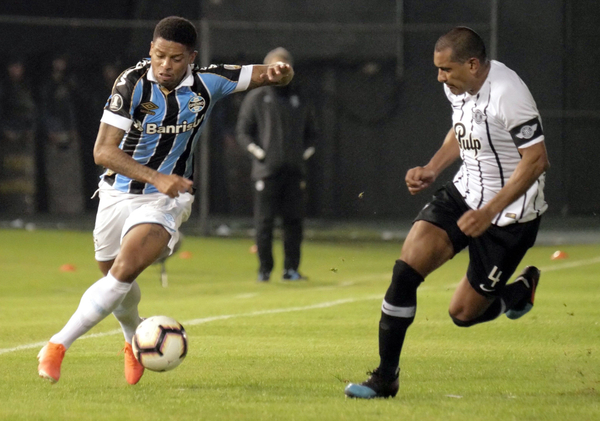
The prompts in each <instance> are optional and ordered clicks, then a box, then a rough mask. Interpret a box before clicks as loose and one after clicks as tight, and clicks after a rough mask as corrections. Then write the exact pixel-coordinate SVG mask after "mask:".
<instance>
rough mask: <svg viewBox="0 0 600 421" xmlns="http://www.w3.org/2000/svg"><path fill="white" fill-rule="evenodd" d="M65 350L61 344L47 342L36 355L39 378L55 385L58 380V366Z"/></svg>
mask: <svg viewBox="0 0 600 421" xmlns="http://www.w3.org/2000/svg"><path fill="white" fill-rule="evenodd" d="M66 351H67V349H66V348H65V347H64V345H62V344H55V343H52V342H48V343H47V344H46V345H45V346H44V347H43V348H42V349H41V350H40V352H39V353H38V356H37V359H38V361H39V362H40V363H39V365H38V374H39V375H40V377H41V378H43V379H47V380H50V382H51V383H56V382H57V381H58V379H60V365H61V364H62V360H63V358H64V357H65V352H66Z"/></svg>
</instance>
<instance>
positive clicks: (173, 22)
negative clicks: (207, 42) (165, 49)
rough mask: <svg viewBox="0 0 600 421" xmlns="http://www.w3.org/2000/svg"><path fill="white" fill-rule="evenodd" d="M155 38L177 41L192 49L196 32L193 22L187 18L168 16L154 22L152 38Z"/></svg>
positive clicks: (154, 39)
mask: <svg viewBox="0 0 600 421" xmlns="http://www.w3.org/2000/svg"><path fill="white" fill-rule="evenodd" d="M157 38H162V39H164V40H167V41H172V42H177V43H179V44H183V45H185V46H186V47H188V48H189V49H191V50H194V49H195V48H196V41H197V39H198V33H197V32H196V27H195V26H194V24H193V23H192V22H190V21H189V20H187V19H185V18H182V17H179V16H169V17H166V18H164V19H162V20H161V21H160V22H158V23H157V24H156V27H155V28H154V36H153V37H152V40H153V41H156V39H157Z"/></svg>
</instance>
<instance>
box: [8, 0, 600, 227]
mask: <svg viewBox="0 0 600 421" xmlns="http://www.w3.org/2000/svg"><path fill="white" fill-rule="evenodd" d="M56 3H57V2H54V3H53V4H52V5H50V4H47V2H41V1H31V2H20V3H18V4H16V3H15V4H10V2H3V3H2V5H0V39H2V40H4V42H3V43H2V46H1V47H0V50H1V51H2V54H3V56H4V57H10V58H11V60H9V61H10V62H11V63H12V62H13V61H22V62H23V63H24V64H25V76H26V81H27V85H28V86H29V87H30V94H31V95H30V96H31V102H32V104H29V107H30V109H32V110H33V111H34V113H35V121H34V124H33V125H32V127H30V129H31V130H32V131H33V134H32V138H31V139H32V140H29V141H27V140H25V141H14V140H12V141H11V140H10V139H8V138H7V136H6V135H4V136H3V137H2V140H0V142H1V143H0V156H1V157H2V168H1V173H0V174H2V178H1V179H0V213H2V212H3V213H4V214H15V213H17V214H19V213H25V212H29V213H32V212H33V213H52V212H58V213H69V212H75V213H79V212H92V211H93V210H94V208H95V206H96V202H95V201H92V200H89V199H88V198H89V197H90V196H91V194H92V193H93V191H94V190H95V185H96V183H97V175H98V171H99V169H97V168H96V167H95V165H94V164H93V158H92V155H91V152H92V147H93V143H94V140H95V136H96V131H97V127H98V120H99V118H100V116H101V112H102V106H103V103H104V102H105V100H106V98H107V96H108V95H109V93H110V86H111V84H112V81H113V80H114V71H117V70H116V69H118V71H121V70H122V69H124V68H125V67H128V66H130V65H133V64H135V62H137V60H139V59H140V58H143V57H146V56H147V53H148V49H149V41H150V39H151V37H152V28H153V27H154V25H155V23H156V22H157V20H158V19H160V18H162V17H164V16H168V15H172V14H178V15H183V16H185V17H187V18H189V19H191V20H193V21H195V22H196V23H197V26H198V28H199V32H200V35H201V37H200V38H201V39H200V45H199V50H200V58H199V60H200V61H201V62H202V64H207V63H210V62H212V63H239V64H244V63H253V62H261V61H262V58H263V57H264V55H265V54H266V52H268V51H269V50H270V49H272V48H274V47H277V46H285V47H286V48H288V49H289V50H290V51H291V52H292V54H293V55H294V57H295V60H296V66H295V67H296V74H297V77H296V83H298V84H299V85H300V86H301V88H302V90H303V91H305V93H306V94H307V95H308V97H309V98H310V99H311V101H312V102H313V103H314V106H315V108H316V110H317V115H318V117H319V121H318V124H319V127H320V133H321V136H320V141H319V144H318V146H317V153H316V155H315V156H314V158H313V159H312V160H311V161H310V164H309V176H308V203H307V212H308V215H309V216H310V217H313V218H322V219H362V220H367V219H368V220H372V219H380V218H381V219H390V218H401V219H407V218H410V217H412V216H413V215H414V214H415V213H416V211H417V210H418V209H419V208H420V207H421V205H422V204H423V200H425V198H420V199H414V198H411V197H410V196H409V194H408V193H407V192H406V189H405V186H404V182H403V178H404V174H405V172H406V171H407V169H409V168H410V167H412V166H415V165H421V164H424V163H426V162H427V160H428V159H429V157H430V156H431V155H432V154H433V153H434V152H435V150H436V149H437V148H438V147H439V145H440V144H441V142H442V139H443V137H444V135H445V133H446V132H447V130H448V128H449V127H450V124H451V120H450V108H449V106H448V103H447V100H446V99H445V96H444V94H443V90H442V87H441V85H440V84H439V83H438V82H437V81H436V74H437V71H436V69H435V67H434V66H433V64H432V55H433V45H434V43H435V41H436V39H437V38H438V37H439V35H441V34H442V33H444V32H445V31H446V30H448V29H450V28H451V27H453V26H455V25H459V24H460V25H467V26H471V27H473V28H474V29H476V30H477V31H478V32H480V34H481V35H482V36H483V38H484V39H485V41H486V43H487V46H488V52H489V53H490V55H491V56H492V57H494V58H496V59H498V60H500V61H502V62H504V63H505V64H507V65H508V66H509V67H511V68H512V69H514V70H515V71H517V73H519V75H520V76H521V77H522V78H523V80H524V81H525V82H526V83H527V84H528V86H529V88H530V90H531V91H532V93H533V95H534V97H535V98H536V101H537V104H538V108H539V109H540V111H541V114H542V119H543V122H544V131H545V134H546V139H547V147H548V152H549V155H550V160H551V164H552V168H551V169H550V171H549V173H548V178H547V198H548V202H549V203H550V210H549V212H550V214H553V215H556V216H560V215H562V216H595V213H596V212H597V211H599V210H600V195H598V194H597V192H598V191H599V190H600V166H599V165H598V164H597V161H598V158H599V157H600V142H598V132H599V129H600V84H598V83H597V80H596V79H597V78H596V66H597V62H598V59H599V57H598V56H599V55H600V41H599V40H600V28H599V27H598V25H597V22H598V21H600V3H599V2H597V1H594V0H579V1H573V0H537V1H530V2H522V1H516V0H490V1H479V0H451V1H450V0H448V1H443V2H441V1H417V0H405V1H400V0H397V1H392V0H368V1H347V0H345V1H343V0H330V1H329V2H318V1H313V0H304V1H298V0H296V1H291V0H290V1H274V0H265V1H261V2H253V1H243V0H211V1H201V2H197V3H194V4H190V3H189V2H184V1H169V2H166V1H152V2H151V1H142V0H137V1H134V0H130V1H116V0H107V1H104V2H101V3H98V4H88V2H77V1H74V0H69V1H62V2H60V3H62V5H61V7H56ZM84 3H85V4H84ZM59 10H60V15H59V12H58V11H59ZM57 57H61V58H64V61H65V62H66V63H68V68H67V70H66V72H65V74H66V80H67V81H68V82H64V83H63V85H64V86H65V89H67V91H68V94H69V95H70V98H71V99H72V101H70V102H71V103H73V104H75V106H74V107H73V110H71V111H72V113H73V115H74V118H73V119H72V120H69V121H70V122H71V123H72V127H71V128H69V131H68V132H69V133H70V134H72V135H73V139H75V140H74V141H76V142H77V143H78V144H79V148H78V151H76V152H73V153H74V154H76V155H77V154H78V155H77V156H79V157H80V159H81V163H82V165H81V169H79V170H78V169H77V168H76V166H73V167H71V166H70V165H69V164H70V163H72V162H73V160H72V159H69V160H66V161H65V164H60V165H57V161H56V159H54V160H53V159H51V156H49V154H48V151H47V149H48V148H49V147H51V146H48V145H55V144H56V139H55V137H52V136H50V135H49V132H50V131H51V130H50V129H49V128H48V127H49V123H48V121H49V118H48V117H47V116H46V114H47V113H50V114H51V112H50V111H53V110H54V111H55V110H56V108H57V107H53V106H52V104H53V102H52V99H49V98H48V96H49V95H48V94H47V92H48V91H49V88H48V87H46V85H48V84H49V81H50V80H51V79H52V73H53V71H52V64H53V63H55V59H56V58H57ZM55 64H56V63H55ZM2 70H4V69H2ZM111 71H112V73H111ZM103 72H106V73H109V74H108V76H107V79H106V80H105V79H104V78H103ZM111 78H112V80H111ZM2 81H3V86H4V88H3V90H2V92H3V93H5V92H7V88H6V85H7V84H9V83H10V82H9V81H10V79H9V77H8V76H7V75H5V76H3V78H2ZM51 92H55V91H51ZM44 93H46V94H44ZM63 93H64V92H63ZM242 98H243V94H238V95H233V96H230V97H229V98H227V99H226V100H224V101H223V102H222V103H220V104H219V105H218V106H217V107H216V109H215V112H214V113H213V115H212V116H211V120H210V128H209V130H207V132H206V136H205V137H204V142H203V143H202V146H201V147H203V148H204V150H203V153H202V155H201V156H202V157H203V160H202V161H200V162H199V163H198V165H199V170H200V172H201V173H202V174H203V177H202V180H203V183H200V182H198V183H199V184H198V185H199V187H201V191H202V194H201V200H200V201H199V203H200V206H198V207H197V212H198V213H197V215H196V216H197V217H198V218H199V220H200V221H201V222H202V221H204V222H205V221H206V219H207V218H209V217H212V216H217V215H218V216H228V217H240V216H249V215H250V214H251V210H252V204H251V202H252V186H251V182H250V178H249V171H250V161H249V159H248V158H247V156H246V153H245V151H243V150H241V148H240V147H239V146H237V144H236V142H235V138H234V125H235V120H236V117H237V110H238V107H239V104H240V102H241V100H242ZM54 100H56V98H54ZM14 101H15V100H14V98H12V99H11V98H8V99H3V100H2V102H1V104H2V105H1V106H0V109H2V110H4V112H3V115H6V110H7V109H12V108H13V107H14ZM65 113H67V114H68V112H66V111H65ZM7 120H8V121H7ZM10 120H11V119H10V118H4V119H3V121H0V124H1V125H2V127H4V128H6V127H8V126H10V124H8V123H9V122H10ZM26 144H27V145H29V146H27V147H25V146H24V145H26ZM31 145H33V147H32V146H31ZM59 146H60V145H59ZM32 154H33V155H34V156H32ZM27 156H29V158H27ZM73 156H75V155H73ZM78 171H80V172H81V176H80V175H79V174H78ZM451 175H452V171H450V170H449V171H448V172H447V174H445V177H444V178H443V179H442V180H439V182H440V183H441V182H443V181H444V180H446V179H448V178H450V177H451ZM78 177H79V178H81V179H82V180H84V183H83V184H82V186H81V188H80V190H81V193H80V194H81V195H82V197H84V198H85V200H84V202H83V203H84V208H83V209H81V208H77V207H74V206H70V205H69V203H71V204H72V203H74V202H73V200H71V199H69V200H67V201H66V202H65V203H66V205H63V206H62V207H61V206H60V204H59V205H56V204H54V203H53V202H52V197H54V195H55V194H59V195H60V194H61V191H62V190H61V183H59V184H58V185H55V183H56V181H52V180H53V179H55V180H62V186H63V187H64V185H66V184H73V180H76V179H77V178H78ZM27 180H29V181H27ZM75 184H76V183H75ZM78 189H79V188H76V189H75V190H77V191H79V190H78ZM72 190H73V189H71V191H69V192H68V194H73V191H72ZM361 193H362V199H359V198H358V196H359V194H361ZM68 197H70V196H68ZM57 206H58V207H57Z"/></svg>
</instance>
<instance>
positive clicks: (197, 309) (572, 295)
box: [0, 230, 600, 421]
mask: <svg viewBox="0 0 600 421" xmlns="http://www.w3.org/2000/svg"><path fill="white" fill-rule="evenodd" d="M251 245H252V242H251V240H246V239H218V238H207V239H204V238H190V237H188V238H186V240H185V242H184V244H183V248H182V250H180V252H178V254H176V255H175V256H173V257H172V258H171V259H170V260H169V261H168V263H167V267H168V272H169V282H170V285H169V287H168V288H163V287H161V284H160V280H159V269H158V268H157V267H154V266H153V267H150V268H149V269H148V270H147V271H146V272H145V273H143V274H142V275H141V276H140V278H139V279H138V281H139V283H140V286H141V288H142V296H143V297H142V302H141V304H140V312H141V314H142V315H146V316H149V315H157V314H165V315H169V316H172V317H175V318H176V319H178V320H179V321H180V322H182V323H183V325H184V326H185V328H186V330H187V332H188V336H189V341H190V350H189V354H188V357H187V359H186V360H185V361H184V362H183V363H182V365H181V366H180V367H178V368H177V369H175V370H174V371H172V372H167V373H153V372H148V371H147V372H146V374H145V375H144V377H143V378H142V380H141V382H140V383H139V384H138V385H136V386H129V385H128V384H127V383H126V382H125V379H124V377H123V368H122V365H123V356H122V355H120V354H119V350H120V349H121V348H122V345H123V337H122V335H121V333H120V332H119V325H118V323H117V322H116V320H115V319H114V318H112V316H111V317H109V318H107V319H106V320H104V321H103V322H102V323H101V324H100V325H98V326H96V327H95V328H94V329H93V330H92V331H91V332H90V334H88V335H87V336H86V337H83V338H81V339H79V340H78V341H76V342H75V344H73V346H72V347H71V349H70V350H69V351H68V352H67V355H66V357H65V360H64V363H63V368H62V377H61V380H60V382H59V383H57V384H56V385H50V384H49V383H47V382H45V381H43V380H41V379H39V378H38V377H37V371H36V368H37V361H36V358H35V357H36V355H37V352H38V351H39V349H40V348H41V346H42V345H43V343H44V342H45V341H47V340H48V338H49V337H50V336H51V335H52V334H53V333H55V332H56V331H58V330H59V329H60V328H61V327H62V326H63V325H64V323H65V322H66V321H67V319H68V318H69V317H70V315H71V314H72V312H73V311H74V310H75V308H76V307H77V305H78V302H79V299H80V297H81V295H82V293H83V292H84V291H85V290H86V289H87V287H88V286H89V285H90V284H91V283H92V282H94V281H95V280H97V279H98V278H99V271H98V269H97V267H96V264H95V262H94V260H93V245H92V236H91V233H81V232H64V231H33V232H27V231H17V230H0V268H1V273H2V281H1V282H0V367H1V369H0V402H1V403H2V404H1V405H0V419H2V420H4V419H7V420H12V419H14V420H42V419H43V420H54V419H56V420H58V419H60V420H88V419H90V420H123V419H134V420H138V419H139V420H159V419H160V420H178V421H180V420H201V419H202V420H353V421H356V420H378V421H384V420H418V421H425V420H460V421H464V420H520V421H522V420H560V421H565V420H598V419H600V404H599V402H600V399H599V398H600V396H599V393H598V389H599V388H600V327H599V325H598V323H599V321H600V306H599V304H598V303H599V302H600V300H599V298H600V292H599V291H600V290H599V288H598V282H599V279H600V247H599V246H564V247H561V249H562V250H564V251H565V252H567V253H568V255H569V258H568V259H565V260H550V256H551V255H552V253H553V252H554V251H555V250H556V247H536V248H534V249H532V250H531V251H530V252H529V254H528V255H527V256H526V258H525V262H524V264H523V266H524V265H525V264H534V265H536V266H538V267H540V268H541V269H542V279H541V284H540V288H539V290H538V294H537V297H536V305H535V307H534V310H533V311H532V312H531V313H530V314H528V315H526V316H525V317H523V318H522V319H520V320H518V321H511V320H508V319H507V318H506V317H502V318H500V319H498V320H496V321H494V322H492V323H487V324H484V325H479V326H475V327H472V328H469V329H460V328H457V327H455V326H454V325H453V324H452V323H451V321H450V319H449V317H448V316H447V308H448V303H449V301H450V297H451V295H452V292H453V290H454V285H455V284H456V282H457V281H458V280H459V279H460V277H461V276H462V274H463V273H464V271H465V269H466V264H467V255H466V254H465V253H461V254H459V255H458V256H456V257H455V258H454V259H453V260H452V261H450V262H449V263H448V264H447V265H445V266H444V267H442V268H441V269H439V270H438V271H437V272H435V273H434V274H433V275H431V276H430V277H429V278H428V279H427V280H426V282H425V283H424V284H423V285H422V286H421V288H420V290H419V307H418V311H417V317H416V320H415V323H414V324H413V326H412V327H411V328H410V330H409V332H408V335H407V341H406V344H405V347H404V352H403V355H402V360H401V367H402V372H401V375H400V380H401V383H400V392H399V393H398V396H397V397H396V398H395V399H382V400H381V399H380V400H373V401H359V400H352V399H347V398H345V397H344V394H343V389H344V386H345V384H346V382H347V381H362V380H364V379H365V378H366V374H365V372H366V371H367V370H369V369H372V368H375V367H376V365H377V363H378V351H377V324H378V320H379V314H380V310H379V308H380V305H381V299H382V297H383V294H384V293H385V290H386V289H387V286H388V284H389V279H390V277H391V270H392V267H393V263H394V260H395V259H396V258H397V257H398V255H399V252H400V245H399V244H397V243H394V244H392V243H327V242H305V243H304V246H303V264H302V268H301V269H302V271H303V272H304V273H306V275H308V276H309V277H310V280H309V281H308V282H298V283H283V282H281V281H280V279H279V276H278V275H279V273H280V272H279V270H280V269H281V267H280V266H277V267H276V270H275V271H274V276H273V278H272V280H271V282H270V283H268V284H257V283H256V282H255V274H256V257H255V256H254V255H252V254H251V253H249V247H250V246H251ZM280 249H281V244H280V243H279V242H276V244H275V251H276V257H277V262H278V263H279V265H280V264H281V251H280ZM182 251H186V252H189V253H190V254H191V257H190V258H187V259H184V258H182V257H181V256H182V255H181V252H182ZM64 264H70V265H73V266H74V268H75V269H76V270H75V271H71V272H69V271H66V272H64V271H61V270H60V268H61V266H62V265H64ZM519 270H520V269H519Z"/></svg>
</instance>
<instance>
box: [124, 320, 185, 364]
mask: <svg viewBox="0 0 600 421" xmlns="http://www.w3.org/2000/svg"><path fill="white" fill-rule="evenodd" d="M131 345H132V347H133V354H134V355H135V358H137V360H138V361H139V362H140V363H141V364H142V365H143V366H144V367H146V368H147V369H148V370H152V371H169V370H173V369H174V368H175V367H177V366H178V365H179V364H181V362H182V361H183V360H184V358H185V356H186V355H187V350H188V343H187V335H186V333H185V329H184V328H183V326H181V324H180V323H179V322H178V321H177V320H175V319H173V318H171V317H167V316H152V317H148V318H147V319H145V320H143V321H142V323H140V325H139V326H138V327H137V329H136V331H135V335H134V336H133V341H132V344H131Z"/></svg>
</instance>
